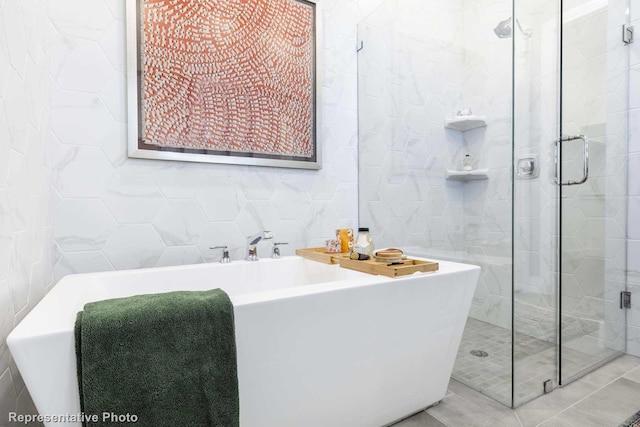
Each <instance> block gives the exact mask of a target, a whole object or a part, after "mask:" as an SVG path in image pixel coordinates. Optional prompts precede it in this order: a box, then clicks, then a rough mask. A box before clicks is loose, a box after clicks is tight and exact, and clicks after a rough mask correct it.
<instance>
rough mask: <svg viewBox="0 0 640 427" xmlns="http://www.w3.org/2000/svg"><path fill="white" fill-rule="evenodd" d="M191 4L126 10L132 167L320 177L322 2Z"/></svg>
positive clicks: (130, 2)
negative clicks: (225, 168)
mask: <svg viewBox="0 0 640 427" xmlns="http://www.w3.org/2000/svg"><path fill="white" fill-rule="evenodd" d="M187 3H189V2H187ZM191 3H193V8H192V9H188V8H185V7H184V2H173V1H171V2H170V1H167V2H166V3H164V2H158V1H149V0H127V2H126V19H127V35H126V36H127V102H128V137H127V139H128V155H129V157H130V158H139V159H157V160H169V161H182V162H202V163H224V164H235V165H251V166H268V167H282V168H296V169H313V170H317V169H321V165H322V162H321V147H320V140H319V138H318V133H319V124H320V114H319V108H318V106H319V105H320V93H321V78H320V70H321V61H320V55H319V53H320V52H321V48H320V41H321V39H322V33H321V13H320V10H319V8H318V1H317V0H269V1H264V0H249V1H247V2H231V1H222V0H191ZM176 5H177V6H176ZM174 7H175V8H177V9H176V10H173V9H172V8H174ZM233 7H235V8H236V10H234V9H233ZM251 8H253V9H251ZM181 19H182V21H181ZM167 22H171V26H169V25H167Z"/></svg>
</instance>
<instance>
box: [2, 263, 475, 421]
mask: <svg viewBox="0 0 640 427" xmlns="http://www.w3.org/2000/svg"><path fill="white" fill-rule="evenodd" d="M479 273H480V269H479V268H478V267H475V266H470V265H465V264H458V263H452V262H441V263H440V271H439V272H436V273H417V274H414V275H412V276H408V277H405V278H399V279H389V278H386V277H383V276H372V275H368V274H364V273H359V272H355V271H350V270H346V269H342V268H340V267H338V266H335V265H333V266H332V265H325V264H321V263H317V262H313V261H308V260H305V259H302V258H299V257H287V258H282V259H279V260H270V259H268V260H260V261H258V262H245V261H238V262H233V263H231V264H204V265H193V266H183V267H170V268H157V269H147V270H136V271H122V272H115V273H114V272H111V273H98V274H84V275H74V276H68V277H65V278H64V279H62V280H61V281H60V282H59V283H58V284H57V285H56V286H55V287H54V289H53V290H52V291H51V292H49V293H48V294H47V295H46V296H45V297H44V299H43V300H42V301H41V302H40V303H39V304H38V305H37V306H36V307H35V308H34V309H33V311H32V312H31V313H29V314H28V315H27V316H26V318H25V319H24V320H23V321H22V322H21V323H20V324H19V325H18V326H17V327H16V328H15V329H14V330H13V332H12V333H11V334H10V335H9V337H8V339H7V343H8V345H9V348H10V349H11V352H12V354H13V356H14V358H15V361H16V364H17V366H18V369H19V370H20V372H21V374H22V376H23V378H24V381H25V384H26V385H27V388H28V389H29V392H30V393H31V396H32V398H33V400H34V403H35V405H36V407H37V408H38V411H39V412H40V414H41V415H63V414H77V413H79V412H80V404H79V398H78V390H77V376H76V358H75V352H74V335H73V327H74V321H75V317H76V313H77V312H78V311H80V310H82V308H83V306H84V304H85V303H87V302H91V301H98V300H104V299H109V298H118V297H124V296H130V295H136V294H146V293H159V292H168V291H174V290H206V289H213V288H218V287H219V288H222V289H224V290H225V291H226V292H227V293H228V294H229V296H230V297H231V300H232V302H233V305H234V310H235V322H236V341H237V350H238V380H239V391H240V422H241V425H242V427H263V426H264V427H271V426H274V427H275V426H277V427H289V426H290V427H300V426H305V427H314V426H318V427H326V426H332V427H340V426H345V427H358V426H363V427H372V426H383V425H388V424H390V423H393V422H394V421H397V420H400V419H402V418H404V417H406V416H408V415H411V414H413V413H415V412H418V411H420V410H422V409H424V408H426V407H428V406H430V405H432V404H434V403H436V402H438V401H440V400H441V399H442V398H443V397H444V396H445V394H446V391H447V384H448V382H449V376H450V375H451V371H452V369H453V364H454V360H455V357H456V352H457V350H458V345H459V344H460V339H461V336H462V331H463V329H464V324H465V321H466V319H467V315H468V313H469V307H470V304H471V298H472V297H473V294H474V290H475V286H476V282H477V280H478V276H479ZM48 426H56V427H58V426H80V424H79V423H77V424H76V423H66V424H62V423H52V424H48Z"/></svg>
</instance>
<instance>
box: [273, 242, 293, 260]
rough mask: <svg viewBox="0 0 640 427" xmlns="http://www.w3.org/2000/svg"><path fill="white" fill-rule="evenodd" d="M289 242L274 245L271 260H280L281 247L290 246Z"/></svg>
mask: <svg viewBox="0 0 640 427" xmlns="http://www.w3.org/2000/svg"><path fill="white" fill-rule="evenodd" d="M288 244H289V243H288V242H279V243H274V244H273V252H272V253H271V258H273V259H278V258H280V246H282V245H288Z"/></svg>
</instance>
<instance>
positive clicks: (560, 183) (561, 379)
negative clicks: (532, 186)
mask: <svg viewBox="0 0 640 427" xmlns="http://www.w3.org/2000/svg"><path fill="white" fill-rule="evenodd" d="M514 2H515V0H514ZM559 3H560V10H559V17H560V19H559V46H558V53H559V58H558V60H559V69H558V102H559V108H558V129H559V135H558V139H557V141H556V142H555V144H556V145H557V150H556V151H555V152H556V157H555V159H554V161H555V162H556V163H557V164H556V165H554V168H555V169H554V170H555V173H556V175H555V177H556V182H555V184H556V186H557V193H556V194H557V197H558V211H557V221H556V224H557V229H558V235H557V242H558V248H557V268H558V272H557V286H558V296H557V301H558V307H557V340H558V343H557V350H558V353H557V357H558V370H557V373H558V377H557V381H558V386H559V387H564V386H566V385H569V384H571V383H573V382H574V381H576V380H579V379H580V378H582V377H583V376H585V375H587V374H589V373H591V372H593V371H595V370H597V369H598V368H600V367H602V366H603V365H605V364H607V363H609V362H611V361H612V360H615V359H617V358H618V357H620V356H622V355H624V354H625V351H626V346H627V336H626V335H627V327H626V326H627V318H626V317H627V313H626V310H625V312H624V326H623V330H624V332H623V334H624V346H623V348H622V349H621V350H615V349H611V351H612V352H613V353H612V354H610V355H609V356H607V357H603V358H601V359H600V360H598V361H596V362H595V363H592V364H590V365H589V366H588V367H587V368H584V369H580V370H578V371H577V372H573V373H571V374H570V375H568V376H566V377H565V374H564V370H565V369H564V368H565V366H566V364H564V363H563V351H564V348H563V344H564V341H565V339H566V337H565V336H564V334H563V325H564V320H563V303H564V298H563V262H562V261H563V257H564V256H566V254H565V252H564V245H563V243H564V240H565V238H566V237H565V236H564V234H563V229H564V226H563V222H564V221H563V220H566V219H567V217H566V216H565V215H567V213H566V210H564V209H563V208H564V207H565V204H566V203H567V202H568V200H569V199H568V198H565V197H563V194H564V192H565V191H566V190H565V187H569V186H575V185H583V184H585V183H586V182H588V179H589V157H590V152H589V135H586V134H581V135H569V134H565V133H564V132H563V130H564V125H565V123H564V117H565V103H564V101H565V93H564V92H565V86H564V83H565V78H566V77H567V75H566V73H565V58H566V56H565V43H564V42H565V21H564V18H565V1H564V0H560V2H559ZM629 3H630V2H629V1H628V0H627V7H630V4H629ZM514 10H515V9H514ZM627 16H628V15H627ZM628 24H629V21H628V18H627V22H621V26H622V25H628ZM609 30H610V28H609V26H607V28H606V31H607V33H608V31H609ZM604 36H605V37H607V34H605V35H604ZM620 42H621V43H622V38H621V40H620ZM609 48H610V47H608V49H609ZM608 49H607V50H606V53H605V61H606V60H607V56H606V54H608V53H609V52H608ZM608 77H609V75H608V73H605V76H604V78H605V79H607V78H608ZM625 79H626V85H625V86H626V88H627V99H626V101H627V103H626V108H625V111H626V123H625V125H626V127H627V135H626V136H627V137H628V123H629V116H628V110H629V103H628V88H629V54H628V52H627V63H626V74H625ZM567 80H569V79H568V78H567ZM607 136H608V135H607ZM579 139H581V140H582V142H583V144H584V153H583V155H584V170H583V177H582V179H580V180H579V181H572V180H571V179H568V180H567V181H565V177H564V176H563V171H564V168H563V143H564V142H570V141H575V140H579ZM627 156H628V150H627ZM625 184H626V183H625ZM608 197H611V196H610V195H609V194H607V189H606V188H605V196H604V198H603V203H604V204H605V208H606V201H607V199H608ZM606 219H607V217H606V216H605V217H603V218H601V220H602V221H606ZM602 238H603V242H602V243H603V245H604V247H605V248H606V240H607V234H606V228H605V233H604V234H603V236H602ZM605 256H606V255H605ZM587 258H588V256H587V255H585V256H583V257H582V259H583V260H586V259H587ZM605 274H606V268H605ZM604 281H605V283H603V287H604V288H605V289H606V277H605V280H604ZM627 290H628V283H627V281H626V280H624V283H623V284H622V288H621V289H620V292H621V293H622V292H623V291H627ZM604 298H605V297H603V299H604ZM620 309H623V307H622V305H621V307H620ZM600 321H601V322H604V319H601V320H600ZM584 336H586V335H584ZM514 385H515V384H514Z"/></svg>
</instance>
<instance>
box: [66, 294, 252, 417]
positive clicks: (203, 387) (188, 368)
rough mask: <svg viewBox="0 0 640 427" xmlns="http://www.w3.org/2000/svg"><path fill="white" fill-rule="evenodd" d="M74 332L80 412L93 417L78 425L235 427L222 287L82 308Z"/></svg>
mask: <svg viewBox="0 0 640 427" xmlns="http://www.w3.org/2000/svg"><path fill="white" fill-rule="evenodd" d="M75 334H76V357H77V362H78V383H79V387H80V402H81V405H82V410H83V412H84V413H85V414H86V415H87V416H91V415H98V416H99V421H98V422H95V423H93V422H88V423H85V424H84V425H89V426H112V425H113V426H115V425H117V426H126V425H131V426H137V427H163V426H167V427H169V426H171V427H174V426H184V427H187V426H189V427H200V426H203V427H204V426H208V427H233V426H238V425H239V424H240V422H239V418H240V415H239V406H240V405H239V398H238V376H237V366H236V344H235V333H234V320H233V306H232V304H231V301H230V300H229V297H228V296H227V294H226V293H224V292H223V291H222V290H220V289H215V290H212V291H205V292H172V293H166V294H158V295H139V296H134V297H129V298H121V299H113V300H106V301H99V302H95V303H89V304H87V305H85V307H84V311H81V312H80V313H78V317H77V319H76V326H75ZM111 414H113V416H112V415H111ZM127 414H128V415H129V418H128V419H127V420H128V421H129V422H126V421H125V422H119V421H120V420H125V419H124V418H119V419H118V418H115V416H120V417H126V416H127ZM134 416H135V417H137V420H136V422H132V421H134V420H133V417H134ZM116 420H117V421H116Z"/></svg>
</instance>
